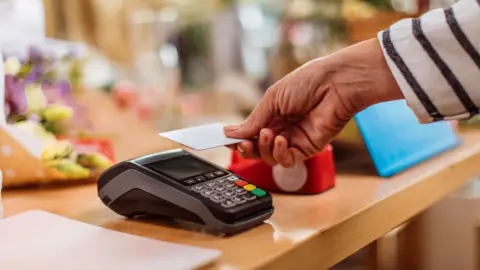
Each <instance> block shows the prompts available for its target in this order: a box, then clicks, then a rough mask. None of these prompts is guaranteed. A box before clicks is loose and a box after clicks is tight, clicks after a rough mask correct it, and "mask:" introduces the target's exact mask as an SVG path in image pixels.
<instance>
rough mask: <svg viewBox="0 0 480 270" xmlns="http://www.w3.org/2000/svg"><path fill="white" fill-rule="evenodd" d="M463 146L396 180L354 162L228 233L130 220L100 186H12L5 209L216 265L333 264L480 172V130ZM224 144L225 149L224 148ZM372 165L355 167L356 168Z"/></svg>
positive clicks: (287, 266) (277, 197)
mask: <svg viewBox="0 0 480 270" xmlns="http://www.w3.org/2000/svg"><path fill="white" fill-rule="evenodd" d="M463 137H464V139H465V142H464V144H463V145H462V146H460V147H459V148H458V149H456V150H454V151H452V152H449V153H445V154H443V155H441V156H439V157H437V158H435V159H433V160H430V161H428V162H425V163H424V164H422V165H420V166H417V167H415V168H413V169H411V170H409V171H408V172H406V173H403V174H401V175H398V176H396V177H394V178H391V179H380V178H378V177H376V176H374V175H372V173H371V172H368V171H369V169H365V168H368V167H369V166H366V165H364V164H359V163H358V162H356V163H355V164H357V165H356V166H350V165H349V166H346V167H349V168H350V170H349V171H350V172H348V171H346V170H344V169H342V166H341V165H340V166H339V167H340V172H339V174H338V178H337V186H336V187H335V188H334V189H332V190H330V191H328V192H326V193H324V194H321V195H314V196H288V195H275V196H274V203H275V207H276V212H275V214H274V215H273V217H272V218H271V219H270V220H269V221H268V223H266V224H264V225H262V226H260V227H257V228H255V229H252V230H250V231H247V232H244V233H242V234H240V235H237V236H234V237H230V238H222V237H219V236H214V235H209V234H206V233H202V232H197V231H195V230H193V231H192V230H189V229H190V228H182V227H181V226H180V225H178V224H177V225H176V224H173V223H169V222H167V221H162V222H157V223H161V224H160V225H162V226H158V224H157V225H154V224H150V223H141V222H135V221H125V220H124V219H123V218H121V217H119V216H116V215H115V214H113V213H112V212H111V211H110V210H108V209H107V208H106V207H104V206H103V205H102V203H101V202H100V200H99V199H98V198H97V195H96V186H95V185H83V186H76V187H61V188H60V187H58V188H51V189H44V190H28V191H27V190H23V191H19V190H18V191H6V192H4V194H3V197H4V200H3V201H4V209H5V215H6V216H9V215H12V214H15V213H19V212H22V211H26V210H30V209H43V210H46V211H50V212H53V213H56V214H60V215H64V216H66V217H70V218H73V219H76V220H80V221H84V222H87V223H91V224H96V225H99V226H102V227H106V228H110V229H113V230H118V231H122V232H126V233H130V234H135V235H141V236H146V237H151V238H155V239H160V240H165V241H172V242H177V243H186V244H192V245H196V246H203V247H210V248H216V249H220V250H222V251H223V253H224V254H223V257H222V258H221V260H220V261H218V263H217V264H216V265H215V266H212V269H276V270H278V269H326V268H328V267H330V266H332V265H334V264H336V263H338V262H339V261H341V260H342V259H344V258H346V257H347V256H349V255H351V254H353V253H354V252H355V251H357V250H359V249H360V248H362V247H364V246H366V245H367V244H369V243H371V242H372V241H374V240H375V239H377V238H379V237H381V236H382V235H384V234H385V233H387V232H388V231H390V230H391V229H393V228H394V227H396V226H398V225H400V224H402V223H403V222H405V221H407V220H408V219H409V218H411V217H413V216H415V215H416V214H418V213H419V212H421V211H422V210H424V209H426V208H427V207H429V206H430V205H431V204H433V203H434V202H435V201H437V200H439V199H440V198H442V197H443V196H445V195H446V194H448V193H449V192H451V191H453V190H455V189H457V188H458V187H460V186H461V185H463V184H464V183H466V181H467V180H468V179H469V177H471V176H472V175H474V174H477V173H480V166H479V164H480V131H471V132H467V133H465V135H463ZM219 151H223V150H219ZM355 167H362V168H364V169H362V170H358V171H354V170H352V168H355Z"/></svg>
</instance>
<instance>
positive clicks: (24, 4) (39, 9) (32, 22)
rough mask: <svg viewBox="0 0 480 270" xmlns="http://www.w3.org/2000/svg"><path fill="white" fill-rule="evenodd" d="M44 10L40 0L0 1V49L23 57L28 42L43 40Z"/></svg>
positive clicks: (26, 51)
mask: <svg viewBox="0 0 480 270" xmlns="http://www.w3.org/2000/svg"><path fill="white" fill-rule="evenodd" d="M45 32H46V31H45V11H44V7H43V2H42V1H41V0H3V1H0V49H1V50H2V52H4V53H9V54H15V55H18V56H20V57H24V56H26V55H27V53H28V50H27V49H28V44H31V43H39V42H44V40H45Z"/></svg>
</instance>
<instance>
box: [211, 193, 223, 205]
mask: <svg viewBox="0 0 480 270" xmlns="http://www.w3.org/2000/svg"><path fill="white" fill-rule="evenodd" d="M210 200H212V201H214V202H217V203H219V202H222V201H224V200H225V197H223V196H222V195H221V194H215V195H213V196H212V197H210Z"/></svg>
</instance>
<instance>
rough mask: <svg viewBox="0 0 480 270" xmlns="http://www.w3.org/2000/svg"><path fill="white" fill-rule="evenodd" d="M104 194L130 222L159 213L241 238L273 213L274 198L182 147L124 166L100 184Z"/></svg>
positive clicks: (105, 200)
mask: <svg viewBox="0 0 480 270" xmlns="http://www.w3.org/2000/svg"><path fill="white" fill-rule="evenodd" d="M98 196H99V197H100V199H101V200H102V202H103V203H104V204H105V205H106V206H108V207H109V208H110V209H111V210H113V211H114V212H116V213H118V214H120V215H122V216H125V217H127V218H134V217H136V216H143V215H158V216H165V217H171V218H176V219H181V220H187V221H191V222H196V223H200V224H204V225H206V226H208V227H210V228H212V229H214V230H215V231H217V232H220V233H223V234H235V233H238V232H240V231H244V230H247V229H249V228H252V227H254V226H257V225H259V224H261V223H263V221H264V220H266V219H268V218H269V217H270V216H271V215H272V214H273V210H274V208H273V204H272V197H271V195H270V194H269V193H268V192H266V191H264V190H262V189H260V188H257V187H256V186H254V185H252V184H250V183H249V182H248V181H247V180H245V179H242V178H240V177H238V176H237V175H235V174H233V173H232V172H230V171H228V170H226V169H224V168H221V167H219V166H217V165H214V164H212V163H210V162H208V161H205V160H203V159H201V158H199V157H197V156H195V155H193V154H191V153H189V152H187V151H184V150H182V149H177V150H170V151H166V152H160V153H156V154H152V155H147V156H143V157H139V158H135V159H132V160H127V161H123V162H120V163H118V164H116V165H114V166H112V167H111V168H109V169H108V170H107V171H105V172H104V173H103V174H102V175H101V176H100V178H99V180H98Z"/></svg>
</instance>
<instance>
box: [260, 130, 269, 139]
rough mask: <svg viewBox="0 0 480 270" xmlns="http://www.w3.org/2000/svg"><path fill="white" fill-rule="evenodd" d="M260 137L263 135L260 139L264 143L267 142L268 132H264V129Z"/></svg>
mask: <svg viewBox="0 0 480 270" xmlns="http://www.w3.org/2000/svg"><path fill="white" fill-rule="evenodd" d="M260 135H261V136H260V138H261V140H262V142H267V140H268V137H267V131H266V130H264V129H262V130H260Z"/></svg>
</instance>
